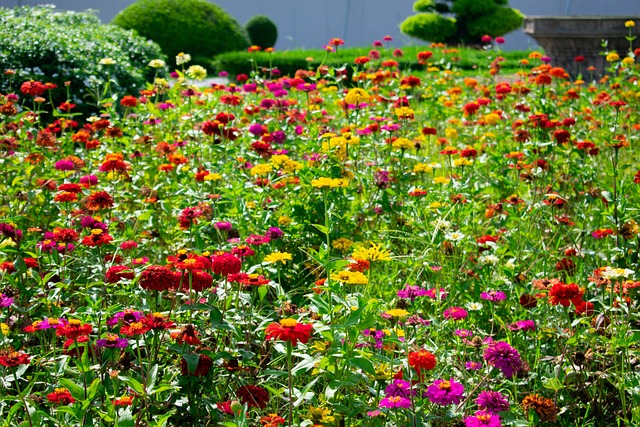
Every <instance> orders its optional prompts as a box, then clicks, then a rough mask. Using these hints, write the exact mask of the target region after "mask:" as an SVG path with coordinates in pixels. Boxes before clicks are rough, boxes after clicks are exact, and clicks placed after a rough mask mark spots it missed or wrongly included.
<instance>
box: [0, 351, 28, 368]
mask: <svg viewBox="0 0 640 427" xmlns="http://www.w3.org/2000/svg"><path fill="white" fill-rule="evenodd" d="M30 361H31V360H30V356H29V355H28V354H26V353H24V352H22V351H12V350H9V351H4V352H2V353H0V365H2V366H6V367H7V368H14V367H16V366H20V365H28V364H29V362H30Z"/></svg>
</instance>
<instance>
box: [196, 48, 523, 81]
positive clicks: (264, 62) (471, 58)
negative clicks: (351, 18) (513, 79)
mask: <svg viewBox="0 0 640 427" xmlns="http://www.w3.org/2000/svg"><path fill="white" fill-rule="evenodd" d="M369 50H370V49H369V48H348V49H340V50H338V52H335V53H331V54H329V55H328V56H327V57H326V58H325V55H326V52H325V51H324V50H321V49H313V50H299V51H283V52H273V53H265V52H229V53H223V54H221V55H218V56H217V57H216V58H215V59H214V60H213V61H211V62H210V63H209V64H208V65H209V66H210V67H211V68H213V69H215V70H216V71H227V72H228V73H229V75H230V76H231V77H234V76H237V75H238V74H247V75H248V74H251V72H252V71H254V70H255V71H258V72H261V70H262V69H267V68H269V66H270V65H271V67H272V68H277V69H278V70H279V71H280V73H281V75H283V76H293V75H294V74H295V73H296V71H297V70H316V69H317V68H318V67H319V66H320V65H321V64H322V65H327V66H329V67H332V68H341V67H344V66H346V69H347V70H348V71H351V70H352V67H351V66H352V65H353V64H354V59H355V58H357V57H359V56H367V55H368V53H369ZM423 50H426V48H425V47H424V46H407V47H405V48H404V49H403V51H404V55H403V56H402V57H400V58H394V60H395V61H397V62H398V66H399V68H400V69H401V70H405V71H407V72H409V71H411V70H424V65H422V64H420V63H418V59H417V55H418V52H420V51H423ZM527 55H528V53H527V52H518V51H513V52H501V53H500V56H503V57H504V58H505V61H504V62H502V63H501V67H502V69H503V70H504V72H505V73H509V72H515V71H516V70H518V69H519V67H520V65H519V62H518V61H519V60H520V59H522V58H526V57H527ZM382 56H383V57H387V58H388V57H390V52H387V53H383V55H382ZM454 57H455V58H456V60H455V61H453V59H452V58H454ZM308 58H312V60H310V61H308V60H307V59H308ZM493 59H495V56H493V57H492V56H491V55H490V54H488V53H487V52H486V51H482V50H477V49H465V48H463V49H460V50H459V51H458V53H455V54H444V53H443V52H442V51H441V50H439V49H433V57H432V58H431V63H432V64H433V65H435V66H439V67H442V68H445V67H447V66H448V64H449V63H450V62H452V61H453V62H455V66H456V67H457V68H459V69H461V70H469V71H473V70H476V69H478V68H482V67H484V68H488V67H489V64H490V62H491V61H492V60H493Z"/></svg>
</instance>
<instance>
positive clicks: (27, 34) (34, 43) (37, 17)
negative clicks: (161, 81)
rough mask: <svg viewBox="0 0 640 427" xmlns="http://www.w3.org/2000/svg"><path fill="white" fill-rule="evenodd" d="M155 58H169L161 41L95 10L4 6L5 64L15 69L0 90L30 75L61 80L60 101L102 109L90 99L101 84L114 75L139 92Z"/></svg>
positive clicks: (118, 85) (0, 43)
mask: <svg viewBox="0 0 640 427" xmlns="http://www.w3.org/2000/svg"><path fill="white" fill-rule="evenodd" d="M107 58H108V59H107ZM153 59H164V55H163V53H162V51H161V50H160V47H159V46H158V45H157V44H155V43H153V42H150V41H149V40H146V39H144V38H142V37H139V36H138V35H136V34H134V33H133V32H132V31H128V30H125V29H122V28H119V27H114V26H110V25H102V23H101V22H100V20H99V19H98V17H97V16H95V15H94V14H92V13H87V12H81V13H78V12H58V11H56V10H55V6H38V7H28V6H23V7H18V8H13V9H5V8H0V70H2V71H5V70H12V71H13V72H15V75H14V76H13V78H12V79H1V80H0V92H5V93H6V92H10V91H15V90H16V87H15V85H16V84H17V85H18V87H19V84H20V82H23V81H28V80H36V81H41V82H51V83H54V84H56V85H57V86H58V88H57V89H54V90H52V92H51V97H52V100H53V102H54V104H55V105H58V104H59V103H60V102H64V101H67V100H68V101H70V102H72V103H74V104H78V106H77V109H76V110H74V111H81V112H83V113H87V112H89V111H97V110H96V109H95V106H94V107H91V105H90V104H95V103H96V98H95V96H92V94H95V91H96V87H98V86H101V85H104V84H105V82H106V81H107V80H110V81H111V83H110V85H111V88H112V89H113V90H115V91H117V92H119V93H122V94H131V95H137V94H138V92H139V91H140V89H144V88H145V87H146V82H147V81H149V80H151V79H153V76H154V73H155V71H156V70H154V69H153V68H151V67H149V65H148V64H149V62H150V61H151V60H153ZM101 62H102V63H101ZM105 62H107V63H108V65H107V64H105ZM12 81H13V87H12V86H11V84H12V83H11V82H12ZM65 83H67V84H66V85H65ZM65 86H66V87H65ZM67 90H68V91H69V98H68V99H67ZM92 108H93V110H92Z"/></svg>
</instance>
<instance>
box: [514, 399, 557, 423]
mask: <svg viewBox="0 0 640 427" xmlns="http://www.w3.org/2000/svg"><path fill="white" fill-rule="evenodd" d="M522 408H523V409H524V410H525V411H529V410H531V409H533V410H534V411H536V413H537V414H538V416H539V417H540V421H542V422H545V421H549V422H554V421H555V420H556V415H557V413H558V409H557V408H556V404H555V403H554V402H553V400H551V399H549V398H546V397H543V396H540V395H538V394H530V395H529V396H527V397H525V398H524V399H523V400H522Z"/></svg>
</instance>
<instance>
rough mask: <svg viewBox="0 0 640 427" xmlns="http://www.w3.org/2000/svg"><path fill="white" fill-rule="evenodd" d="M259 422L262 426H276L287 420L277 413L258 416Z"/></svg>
mask: <svg viewBox="0 0 640 427" xmlns="http://www.w3.org/2000/svg"><path fill="white" fill-rule="evenodd" d="M260 422H261V423H262V427H278V426H279V425H283V424H285V423H286V422H287V420H285V419H284V418H282V417H281V416H280V415H278V414H269V415H265V416H262V417H260Z"/></svg>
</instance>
